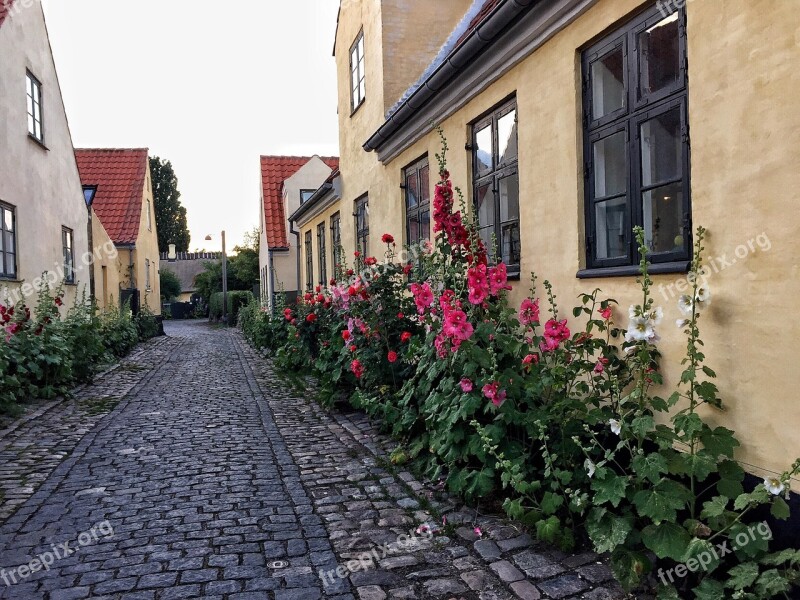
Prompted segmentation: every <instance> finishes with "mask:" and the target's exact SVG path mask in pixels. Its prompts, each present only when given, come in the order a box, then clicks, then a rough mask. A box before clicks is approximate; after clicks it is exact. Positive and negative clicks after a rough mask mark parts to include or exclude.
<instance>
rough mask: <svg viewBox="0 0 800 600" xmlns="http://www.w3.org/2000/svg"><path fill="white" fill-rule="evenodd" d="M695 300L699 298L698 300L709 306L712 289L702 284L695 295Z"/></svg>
mask: <svg viewBox="0 0 800 600" xmlns="http://www.w3.org/2000/svg"><path fill="white" fill-rule="evenodd" d="M695 300H697V302H701V303H703V304H705V305H706V306H708V305H709V304H711V290H710V289H708V287H706V286H704V285H703V286H700V287H699V288H697V295H696V296H695Z"/></svg>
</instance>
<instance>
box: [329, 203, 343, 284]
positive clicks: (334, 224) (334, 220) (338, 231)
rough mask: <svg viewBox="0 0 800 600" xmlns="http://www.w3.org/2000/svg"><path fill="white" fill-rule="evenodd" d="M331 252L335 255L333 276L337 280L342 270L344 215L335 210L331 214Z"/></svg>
mask: <svg viewBox="0 0 800 600" xmlns="http://www.w3.org/2000/svg"><path fill="white" fill-rule="evenodd" d="M330 227H331V254H332V257H333V277H334V279H336V280H337V281H338V280H339V278H340V277H341V270H342V215H341V214H340V213H338V212H335V213H333V214H332V215H331V225H330Z"/></svg>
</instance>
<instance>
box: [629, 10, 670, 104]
mask: <svg viewBox="0 0 800 600" xmlns="http://www.w3.org/2000/svg"><path fill="white" fill-rule="evenodd" d="M678 25H679V23H678V13H677V12H676V13H674V14H672V15H671V16H669V17H667V18H666V19H664V20H663V21H660V22H659V23H657V24H656V25H653V26H652V27H651V28H650V29H648V30H647V31H643V32H642V33H640V34H639V44H638V47H639V97H640V98H642V97H644V96H647V95H648V94H653V93H655V92H658V91H659V90H662V89H664V88H667V87H669V86H671V85H673V84H675V83H677V81H678V78H679V76H680V50H679V45H680V32H679V27H678Z"/></svg>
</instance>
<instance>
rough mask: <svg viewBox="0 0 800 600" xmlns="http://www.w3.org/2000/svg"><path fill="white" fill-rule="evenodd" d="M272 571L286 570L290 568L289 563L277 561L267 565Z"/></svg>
mask: <svg viewBox="0 0 800 600" xmlns="http://www.w3.org/2000/svg"><path fill="white" fill-rule="evenodd" d="M267 566H268V567H269V568H270V569H285V568H286V567H288V566H289V563H288V562H286V561H285V560H275V561H272V562H271V563H269V564H268V565H267Z"/></svg>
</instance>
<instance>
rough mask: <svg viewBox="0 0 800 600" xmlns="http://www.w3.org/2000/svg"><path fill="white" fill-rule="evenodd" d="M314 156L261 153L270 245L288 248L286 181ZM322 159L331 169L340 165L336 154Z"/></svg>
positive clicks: (266, 223)
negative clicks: (285, 199)
mask: <svg viewBox="0 0 800 600" xmlns="http://www.w3.org/2000/svg"><path fill="white" fill-rule="evenodd" d="M311 158H312V157H311V156H262V157H261V185H262V187H263V201H264V228H265V229H266V233H267V245H268V246H269V247H270V248H288V247H289V240H288V237H287V235H286V211H285V210H284V207H283V182H284V181H286V180H287V179H289V178H290V177H291V176H292V175H294V174H295V173H297V172H298V171H299V170H300V169H301V168H302V167H303V166H304V165H305V164H306V163H307V162H308V161H310V160H311ZM320 158H321V159H322V162H324V163H325V164H326V165H328V166H329V167H330V168H331V169H333V170H336V169H338V168H339V159H338V158H337V157H335V156H321V157H320Z"/></svg>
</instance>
